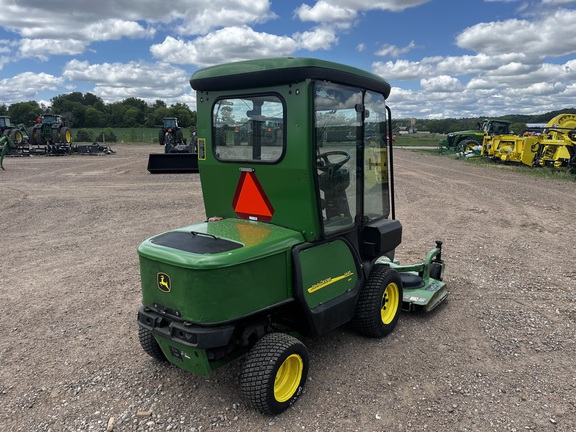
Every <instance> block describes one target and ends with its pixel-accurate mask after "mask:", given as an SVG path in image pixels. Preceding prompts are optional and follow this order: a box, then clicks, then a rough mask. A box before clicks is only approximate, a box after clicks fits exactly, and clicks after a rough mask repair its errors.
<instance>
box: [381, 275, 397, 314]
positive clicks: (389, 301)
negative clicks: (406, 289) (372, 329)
mask: <svg viewBox="0 0 576 432" xmlns="http://www.w3.org/2000/svg"><path fill="white" fill-rule="evenodd" d="M399 304H400V289H399V288H398V285H396V284H395V283H394V282H391V283H389V284H388V285H386V289H385V290H384V294H383V295H382V307H381V309H380V318H381V319H382V322H383V323H384V324H390V323H391V322H392V320H393V319H394V317H395V316H396V312H398V305H399Z"/></svg>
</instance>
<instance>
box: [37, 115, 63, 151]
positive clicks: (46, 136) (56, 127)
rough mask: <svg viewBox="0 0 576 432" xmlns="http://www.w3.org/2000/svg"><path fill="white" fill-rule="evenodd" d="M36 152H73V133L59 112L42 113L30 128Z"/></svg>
mask: <svg viewBox="0 0 576 432" xmlns="http://www.w3.org/2000/svg"><path fill="white" fill-rule="evenodd" d="M28 136H29V141H30V144H31V145H33V146H36V147H35V148H34V149H31V151H32V152H34V153H47V154H68V153H71V152H72V133H71V132H70V129H69V128H68V127H67V126H66V120H65V118H64V117H63V116H61V115H59V114H42V115H40V116H39V117H38V119H37V120H36V124H34V126H32V127H31V128H30V129H29V130H28Z"/></svg>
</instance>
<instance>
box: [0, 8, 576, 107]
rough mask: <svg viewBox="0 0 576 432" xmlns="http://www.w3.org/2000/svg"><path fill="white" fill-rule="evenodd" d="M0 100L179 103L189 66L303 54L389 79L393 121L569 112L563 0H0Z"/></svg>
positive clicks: (573, 61) (571, 92) (569, 53)
mask: <svg viewBox="0 0 576 432" xmlns="http://www.w3.org/2000/svg"><path fill="white" fill-rule="evenodd" d="M0 11H2V12H1V13H0V104H6V105H10V104H12V103H16V102H23V101H29V100H36V101H38V102H40V103H44V104H47V105H49V103H50V99H51V98H52V97H54V96H56V95H59V94H63V93H69V92H73V91H79V92H82V93H87V92H91V93H94V94H96V95H97V96H99V97H101V98H102V99H103V100H104V101H105V102H107V103H110V102H113V101H117V100H122V99H125V98H128V97H137V98H140V99H144V100H146V101H148V102H154V101H155V100H157V99H161V100H164V101H166V103H168V104H169V105H170V104H173V103H177V102H181V103H186V104H188V105H189V106H190V107H191V108H192V109H195V106H196V100H195V94H194V92H193V91H192V90H191V89H190V86H189V84H188V80H189V77H190V75H191V74H192V73H193V72H194V71H195V70H197V69H199V68H202V67H205V66H209V65H213V64H218V63H225V62H228V61H235V60H246V59H252V58H261V57H276V56H298V57H316V58H321V59H326V60H332V61H337V62H340V63H345V64H349V65H352V66H356V67H360V68H362V69H365V70H369V71H372V72H374V73H377V74H379V75H381V76H383V77H384V78H386V79H387V80H388V81H389V82H390V83H391V84H392V93H391V96H390V98H389V105H390V106H391V108H392V112H393V115H394V117H397V118H404V117H417V118H447V117H456V118H460V117H472V116H500V115H504V114H535V113H543V112H547V111H552V110H557V109H562V108H572V107H576V37H575V34H576V0H457V1H454V0H370V1H368V0H311V1H307V2H302V1H287V0H274V1H270V0H210V1H206V0H172V1H170V2H158V1H157V0H99V1H94V2H92V1H91V2H86V1H79V0H59V1H50V0H0Z"/></svg>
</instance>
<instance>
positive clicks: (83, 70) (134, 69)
mask: <svg viewBox="0 0 576 432" xmlns="http://www.w3.org/2000/svg"><path fill="white" fill-rule="evenodd" d="M62 76H63V78H65V79H67V80H70V81H81V82H89V83H93V84H95V87H94V91H93V92H92V93H94V94H96V95H97V96H100V97H102V99H104V100H105V101H107V102H110V101H114V100H118V99H125V98H127V97H131V96H133V97H138V98H141V99H144V100H147V101H154V100H156V99H162V100H165V101H168V102H170V101H174V100H180V98H182V97H184V95H186V94H187V93H190V85H189V84H188V80H189V78H190V76H189V73H188V72H186V71H185V70H183V69H180V68H177V67H173V66H170V67H163V65H162V64H155V63H146V62H129V63H102V64H90V63H88V62H86V61H79V60H71V61H69V62H68V63H66V65H65V67H64V72H63V74H62Z"/></svg>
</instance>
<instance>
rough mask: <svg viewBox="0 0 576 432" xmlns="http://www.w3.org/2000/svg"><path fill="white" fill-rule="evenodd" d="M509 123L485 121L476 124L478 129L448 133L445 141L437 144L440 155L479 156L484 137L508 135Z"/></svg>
mask: <svg viewBox="0 0 576 432" xmlns="http://www.w3.org/2000/svg"><path fill="white" fill-rule="evenodd" d="M509 131H510V122H508V121H505V120H491V119H486V120H484V121H483V122H482V124H480V123H478V129H471V130H465V131H458V132H450V133H449V134H448V135H447V137H446V138H445V139H442V140H440V142H439V143H438V151H439V152H440V153H447V152H452V153H457V154H459V155H461V156H466V155H470V154H479V153H480V149H481V148H482V140H483V139H484V137H485V136H486V135H488V136H493V135H498V134H508V133H509Z"/></svg>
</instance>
